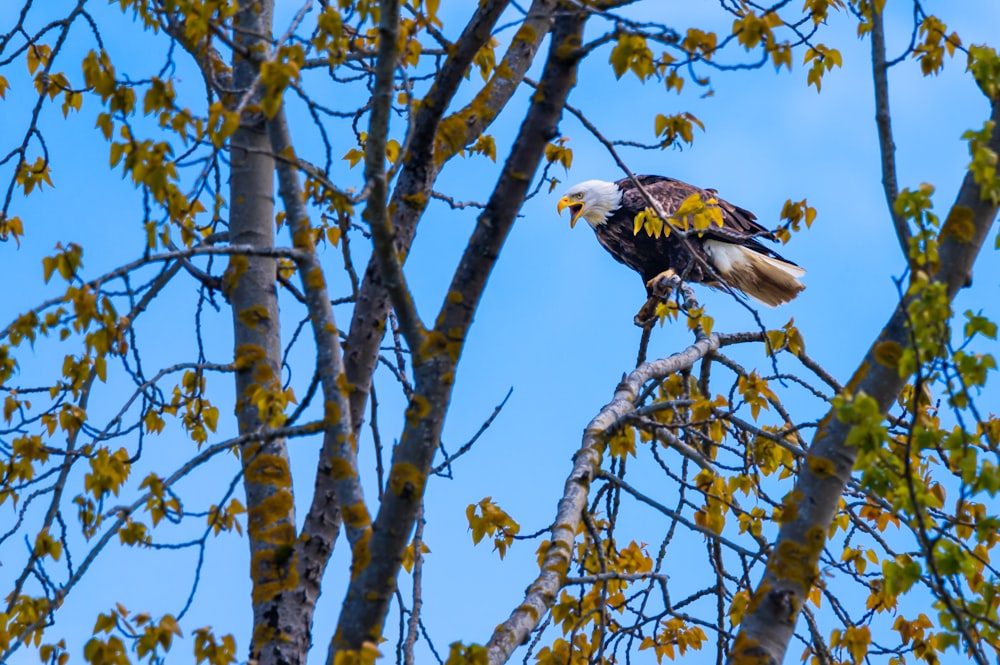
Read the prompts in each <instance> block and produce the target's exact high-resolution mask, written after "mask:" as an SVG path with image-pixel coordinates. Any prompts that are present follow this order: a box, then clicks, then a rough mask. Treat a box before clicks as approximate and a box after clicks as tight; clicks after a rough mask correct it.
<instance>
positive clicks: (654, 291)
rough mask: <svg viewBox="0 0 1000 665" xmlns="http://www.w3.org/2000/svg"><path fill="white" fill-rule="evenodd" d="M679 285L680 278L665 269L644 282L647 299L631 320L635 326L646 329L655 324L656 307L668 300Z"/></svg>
mask: <svg viewBox="0 0 1000 665" xmlns="http://www.w3.org/2000/svg"><path fill="white" fill-rule="evenodd" d="M680 284H681V278H680V277H679V276H678V275H677V273H676V272H674V271H673V270H672V269H670V268H667V269H666V270H664V271H663V272H661V273H660V274H659V275H657V276H656V277H654V278H653V279H651V280H649V281H648V282H646V293H647V294H648V295H649V297H648V298H647V299H646V302H645V304H644V305H643V306H642V307H641V308H640V309H639V312H638V313H637V314H636V315H635V318H634V319H633V321H634V323H635V325H637V326H639V327H640V328H647V327H650V326H652V325H653V324H654V323H656V321H657V319H658V318H659V317H658V316H657V315H656V306H657V305H659V304H660V303H665V302H667V300H669V299H670V294H672V293H673V292H674V290H675V289H677V288H678V287H679V286H680Z"/></svg>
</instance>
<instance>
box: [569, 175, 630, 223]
mask: <svg viewBox="0 0 1000 665" xmlns="http://www.w3.org/2000/svg"><path fill="white" fill-rule="evenodd" d="M621 204H622V190H620V189H618V185H616V184H615V183H613V182H607V181H605V180H585V181H584V182H581V183H580V184H578V185H574V186H573V187H570V189H569V191H568V192H566V195H565V196H563V197H562V198H561V199H559V204H558V206H557V210H558V211H559V214H560V215H561V214H562V211H563V208H569V212H570V219H569V225H570V228H572V227H574V226H576V222H577V220H579V219H580V217H581V216H582V217H583V218H584V219H585V220H587V223H588V224H590V225H591V226H592V227H594V228H597V227H598V226H599V225H601V224H604V223H605V222H607V221H608V217H609V216H610V215H611V213H613V212H614V211H615V210H618V208H620V207H621Z"/></svg>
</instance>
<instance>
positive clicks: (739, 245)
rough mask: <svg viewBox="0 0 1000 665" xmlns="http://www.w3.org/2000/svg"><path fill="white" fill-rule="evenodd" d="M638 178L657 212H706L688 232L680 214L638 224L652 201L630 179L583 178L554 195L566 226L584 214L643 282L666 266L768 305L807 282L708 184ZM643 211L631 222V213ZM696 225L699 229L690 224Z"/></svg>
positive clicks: (764, 233)
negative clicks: (683, 233)
mask: <svg viewBox="0 0 1000 665" xmlns="http://www.w3.org/2000/svg"><path fill="white" fill-rule="evenodd" d="M636 180H638V181H639V183H640V184H641V185H642V187H643V188H644V189H645V190H646V192H648V193H649V196H650V198H652V199H653V200H655V201H656V202H657V203H658V205H659V207H660V210H661V211H662V213H663V214H665V215H667V216H668V217H671V216H675V215H677V212H678V210H681V211H682V214H684V209H685V208H686V209H687V210H696V211H700V213H702V214H704V215H705V216H704V217H703V218H702V220H703V221H702V224H700V225H698V224H694V225H693V226H692V225H689V226H688V229H690V230H689V232H688V235H687V238H686V239H685V238H682V237H680V234H678V233H676V228H677V225H681V226H683V224H684V223H686V222H685V219H677V218H675V219H674V220H673V224H671V223H670V222H668V223H666V224H663V225H662V226H663V229H662V231H661V232H659V233H650V232H649V231H648V229H646V228H639V226H640V224H642V223H643V222H642V220H643V219H648V218H649V217H648V215H649V208H650V206H649V204H648V203H647V201H646V199H645V198H644V197H643V195H642V192H640V191H639V188H638V187H636V186H635V184H634V183H633V182H632V181H631V180H630V179H628V178H625V179H622V180H619V181H618V182H606V181H603V180H587V181H586V182H581V183H580V184H578V185H576V186H574V187H571V188H570V190H569V191H568V192H566V195H565V196H563V197H562V198H561V199H560V200H559V204H558V211H559V214H562V211H563V210H564V209H565V208H569V211H570V215H571V217H570V226H571V227H572V226H575V225H576V222H577V221H578V220H579V219H580V218H581V217H583V218H584V219H585V220H587V223H589V224H590V226H591V227H592V228H593V229H594V232H595V233H596V234H597V240H598V241H599V242H600V243H601V245H603V246H604V249H606V250H608V251H609V252H610V253H611V255H612V256H613V257H615V259H617V260H618V261H620V262H621V263H624V264H625V265H627V266H629V267H630V268H632V269H633V270H636V271H637V272H638V273H639V275H640V276H641V277H642V280H643V282H646V283H647V285H648V283H649V281H650V280H652V279H653V278H654V277H656V276H657V275H659V274H660V273H662V272H664V271H665V270H668V269H670V270H673V271H674V272H675V273H677V274H678V275H680V276H681V277H682V278H683V279H684V280H685V281H688V282H697V283H701V284H707V285H708V286H713V287H716V288H727V287H728V289H736V290H738V291H741V292H743V293H745V294H746V295H748V296H750V297H751V298H753V299H755V300H758V301H760V302H761V303H763V304H765V305H768V306H770V307H774V306H777V305H780V304H782V303H786V302H788V301H789V300H791V299H793V298H794V297H795V296H797V295H798V294H799V292H800V291H801V290H802V289H804V288H805V285H803V284H802V283H801V282H799V280H798V278H799V277H801V276H802V275H804V274H805V272H806V271H805V270H803V269H802V268H800V267H799V266H797V265H795V264H794V263H792V262H791V261H789V260H787V259H785V258H783V257H782V256H781V255H779V254H778V253H777V252H775V251H774V250H771V249H769V248H767V247H765V246H764V245H762V244H761V243H760V242H759V239H761V238H764V239H767V240H774V239H775V238H774V235H773V234H772V233H771V232H769V231H768V230H767V229H765V228H764V227H763V226H761V225H760V224H758V223H757V222H756V221H755V220H756V217H754V215H753V213H751V212H749V211H748V210H744V209H743V208H740V207H738V206H734V205H732V204H731V203H728V202H726V201H723V200H722V199H720V198H718V195H717V193H716V192H715V190H712V189H700V188H698V187H694V186H692V185H688V184H687V183H684V182H681V181H680V180H674V179H673V178H666V177H663V176H651V175H644V176H638V177H637V178H636ZM692 195H697V196H696V197H693V196H692ZM699 199H700V203H699V202H698V201H699ZM692 201H693V202H694V203H693V204H692V203H690V202H692ZM685 202H688V203H687V205H685ZM682 206H684V208H682ZM643 212H646V214H647V217H645V218H640V223H636V216H637V215H640V214H642V213H643ZM653 217H654V219H655V215H653ZM685 217H687V218H690V217H692V215H691V214H685ZM709 220H710V223H709V224H708V225H707V226H705V223H704V222H705V221H709ZM720 220H721V225H720V224H718V222H719V221H720ZM699 226H701V227H704V228H700V230H696V229H699ZM652 228H655V227H652ZM648 288H649V286H647V289H648Z"/></svg>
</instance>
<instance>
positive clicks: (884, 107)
mask: <svg viewBox="0 0 1000 665" xmlns="http://www.w3.org/2000/svg"><path fill="white" fill-rule="evenodd" d="M874 4H877V3H874ZM871 20H872V78H873V79H874V81H875V125H876V127H878V147H879V152H880V154H881V155H882V189H883V190H885V202H886V203H887V204H888V205H889V215H890V217H892V225H893V227H894V228H895V229H896V239H897V240H898V241H899V247H900V249H902V250H903V258H904V259H905V260H906V264H907V265H909V264H910V227H909V225H908V224H907V222H906V219H904V218H903V216H902V215H901V214H899V213H898V212H896V197H897V196H898V195H899V185H898V183H897V182H896V144H895V143H894V142H893V140H892V116H891V115H890V114H889V65H888V64H887V63H886V59H885V26H884V24H883V21H882V12H881V11H879V10H878V8H877V6H873V7H872V9H871Z"/></svg>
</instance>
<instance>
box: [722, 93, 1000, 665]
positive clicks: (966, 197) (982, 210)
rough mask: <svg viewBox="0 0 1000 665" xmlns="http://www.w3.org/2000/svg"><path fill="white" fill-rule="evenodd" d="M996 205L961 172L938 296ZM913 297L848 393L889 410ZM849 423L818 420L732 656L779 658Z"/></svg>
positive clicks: (836, 489) (826, 514)
mask: <svg viewBox="0 0 1000 665" xmlns="http://www.w3.org/2000/svg"><path fill="white" fill-rule="evenodd" d="M990 120H991V121H992V122H993V123H994V124H993V130H992V136H991V138H990V141H989V144H988V147H989V148H990V150H992V151H994V152H996V151H998V150H1000V101H998V100H993V102H992V113H991V116H990ZM997 210H998V206H997V204H996V203H995V202H994V201H993V200H991V199H990V198H989V197H984V196H983V190H982V188H981V187H980V185H979V183H977V182H976V177H975V174H974V173H973V172H972V171H969V172H967V173H966V175H965V179H964V181H963V183H962V188H961V189H960V190H959V193H958V198H957V199H956V201H955V204H954V205H953V206H952V209H951V213H950V215H949V217H948V220H947V221H946V222H945V224H944V226H943V227H942V229H941V234H940V237H939V239H938V240H939V248H938V256H939V259H940V261H939V265H940V268H939V269H938V272H937V274H936V275H934V280H935V281H936V282H938V283H940V284H942V285H944V287H945V288H944V293H943V294H942V298H943V299H945V298H946V299H947V301H948V302H949V303H950V302H951V301H952V300H953V299H954V297H955V294H956V293H958V291H959V289H960V288H962V287H963V286H964V285H966V284H967V283H968V280H969V277H970V275H971V274H972V264H973V263H974V262H975V260H976V257H977V256H978V255H979V251H980V249H982V246H983V243H984V242H985V240H986V237H987V234H988V233H989V230H990V228H991V227H992V226H993V223H994V220H995V219H996V216H997ZM913 298H914V296H913V295H912V294H911V295H907V296H905V297H904V298H903V299H902V301H901V302H900V303H899V305H898V306H897V307H896V310H895V311H894V312H893V314H892V316H891V317H890V318H889V321H888V322H887V323H886V325H885V327H884V328H883V329H882V331H881V332H880V333H879V336H878V337H877V338H876V339H875V341H874V342H873V343H872V346H871V348H870V349H869V350H868V353H867V354H866V355H865V357H864V360H862V362H861V364H860V365H859V366H858V369H857V370H856V371H855V373H854V376H853V377H852V378H851V380H850V382H849V383H848V385H847V391H848V393H849V394H850V395H851V396H859V395H867V396H868V397H871V398H873V399H874V400H875V401H876V403H877V404H878V408H879V411H880V413H881V414H883V415H884V414H885V413H887V412H888V410H889V408H890V407H891V406H892V403H893V401H894V400H895V399H896V398H897V397H898V396H899V394H900V392H901V391H902V389H903V387H904V386H905V385H906V382H907V381H908V380H909V378H910V377H909V375H905V376H903V375H900V372H899V368H898V366H897V365H895V364H893V363H890V362H886V361H885V355H884V353H880V351H883V350H884V349H886V348H896V349H899V351H900V353H902V351H903V350H904V349H908V348H911V347H912V346H913V342H912V339H913V332H912V330H911V327H910V322H909V321H910V313H909V305H910V303H911V301H912V300H913ZM851 428H852V424H851V423H849V422H844V421H841V420H840V419H838V418H837V414H836V411H835V410H831V411H830V412H829V413H827V415H826V416H825V417H824V418H823V420H821V421H820V424H819V427H818V428H817V430H816V436H815V438H814V439H813V442H812V445H811V446H810V448H809V456H808V458H807V459H808V463H806V464H804V465H803V466H802V469H801V470H800V471H799V476H798V479H797V481H796V485H795V490H794V494H793V496H795V497H796V498H797V504H796V505H797V508H798V509H797V511H795V513H794V517H793V518H792V519H789V520H788V521H786V522H783V523H782V525H781V530H780V532H779V534H778V540H777V542H776V543H775V546H774V549H773V550H772V553H771V555H770V557H769V558H768V562H767V569H766V571H765V573H764V576H763V579H762V580H761V582H760V584H758V586H757V589H756V590H755V592H754V595H753V599H752V601H751V608H752V609H751V611H750V612H749V613H748V614H747V616H746V617H745V618H744V620H743V624H742V626H741V627H740V632H739V634H738V635H737V637H736V641H735V644H734V645H733V650H732V653H731V655H730V662H731V663H761V664H762V665H775V664H777V663H781V662H782V661H783V660H784V657H785V650H786V649H787V648H788V643H789V642H790V641H791V638H792V634H793V632H794V630H795V623H796V621H797V619H798V616H799V613H800V611H801V608H802V607H803V605H804V604H805V602H806V597H807V596H808V594H809V590H810V588H811V587H812V585H813V584H814V583H815V582H816V581H817V579H818V577H819V567H818V563H819V557H820V554H821V553H822V551H823V546H824V544H825V542H826V534H827V529H828V527H829V525H830V523H831V521H832V520H833V518H834V516H835V515H836V513H837V506H838V504H839V501H840V497H841V495H842V494H843V492H844V488H845V487H846V485H847V482H848V481H849V480H850V477H851V472H852V470H853V467H854V462H855V460H856V459H857V455H858V449H857V448H856V447H855V446H852V445H849V444H848V443H847V440H848V435H849V434H850V432H851Z"/></svg>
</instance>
